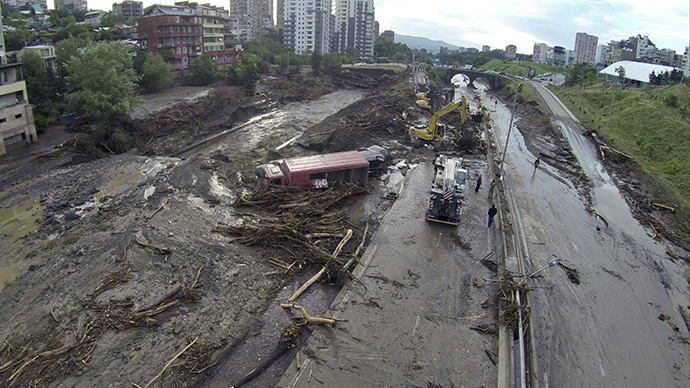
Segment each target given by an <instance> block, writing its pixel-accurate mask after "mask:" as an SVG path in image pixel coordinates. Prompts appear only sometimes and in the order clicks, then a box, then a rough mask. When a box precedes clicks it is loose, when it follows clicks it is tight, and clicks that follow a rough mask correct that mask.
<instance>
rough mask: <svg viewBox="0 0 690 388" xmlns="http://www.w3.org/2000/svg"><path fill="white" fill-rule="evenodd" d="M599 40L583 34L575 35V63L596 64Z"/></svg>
mask: <svg viewBox="0 0 690 388" xmlns="http://www.w3.org/2000/svg"><path fill="white" fill-rule="evenodd" d="M598 45H599V38H598V37H596V36H594V35H589V34H587V33H585V32H578V33H577V34H575V63H582V62H585V63H591V64H592V65H595V64H596V58H597V47H598Z"/></svg>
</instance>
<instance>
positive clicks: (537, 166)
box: [534, 158, 540, 171]
mask: <svg viewBox="0 0 690 388" xmlns="http://www.w3.org/2000/svg"><path fill="white" fill-rule="evenodd" d="M539 163H540V162H539V158H537V160H535V161H534V171H537V169H538V168H539Z"/></svg>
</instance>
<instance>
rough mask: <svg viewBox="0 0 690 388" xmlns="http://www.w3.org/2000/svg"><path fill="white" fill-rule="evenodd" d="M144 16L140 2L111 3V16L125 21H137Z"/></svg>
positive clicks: (142, 4)
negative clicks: (122, 18)
mask: <svg viewBox="0 0 690 388" xmlns="http://www.w3.org/2000/svg"><path fill="white" fill-rule="evenodd" d="M143 14H144V3H143V2H141V1H123V2H122V3H113V15H117V16H123V17H124V18H125V19H127V20H133V19H138V18H140V17H141V15H143Z"/></svg>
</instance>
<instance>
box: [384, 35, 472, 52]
mask: <svg viewBox="0 0 690 388" xmlns="http://www.w3.org/2000/svg"><path fill="white" fill-rule="evenodd" d="M395 43H402V44H405V45H407V47H409V48H413V49H417V50H421V49H426V51H430V52H433V53H437V52H439V50H440V49H441V47H448V48H450V49H452V50H457V49H458V48H459V47H458V46H455V45H452V44H450V43H446V42H444V41H442V40H431V39H429V38H421V37H418V36H409V35H398V34H395Z"/></svg>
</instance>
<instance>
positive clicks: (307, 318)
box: [280, 303, 347, 325]
mask: <svg viewBox="0 0 690 388" xmlns="http://www.w3.org/2000/svg"><path fill="white" fill-rule="evenodd" d="M280 307H282V308H285V309H295V310H299V311H300V312H301V313H302V315H303V319H304V323H307V324H308V323H313V324H324V325H333V324H335V323H336V322H347V320H345V319H337V318H328V317H315V316H312V315H309V313H307V310H306V309H305V308H304V307H302V306H300V305H296V304H293V303H281V304H280Z"/></svg>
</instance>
